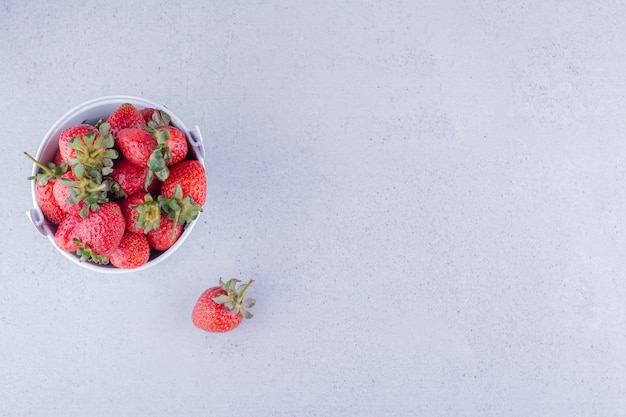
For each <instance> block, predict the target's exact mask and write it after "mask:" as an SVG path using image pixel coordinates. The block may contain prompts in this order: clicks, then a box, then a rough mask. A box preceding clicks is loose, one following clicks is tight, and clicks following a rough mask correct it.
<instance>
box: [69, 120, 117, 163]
mask: <svg viewBox="0 0 626 417" xmlns="http://www.w3.org/2000/svg"><path fill="white" fill-rule="evenodd" d="M98 131H99V132H98V133H99V134H98V135H96V132H91V133H87V134H85V135H83V138H82V140H81V139H80V138H79V137H78V136H74V137H73V138H71V139H70V141H69V142H68V146H69V147H70V148H72V149H74V150H75V153H76V157H75V158H71V159H70V160H68V163H69V164H70V165H77V164H81V165H83V166H85V167H87V168H88V169H91V170H98V171H100V172H101V173H102V175H109V174H110V173H111V172H113V160H114V159H117V158H118V156H119V154H118V152H117V151H116V150H115V149H113V147H114V146H115V139H114V138H113V135H112V134H111V133H109V124H108V123H100V124H99V125H98Z"/></svg>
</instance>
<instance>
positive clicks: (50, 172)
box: [24, 152, 67, 186]
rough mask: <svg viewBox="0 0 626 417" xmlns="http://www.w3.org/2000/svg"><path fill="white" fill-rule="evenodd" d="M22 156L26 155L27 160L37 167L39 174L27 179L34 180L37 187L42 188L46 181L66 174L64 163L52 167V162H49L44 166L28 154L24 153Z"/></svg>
mask: <svg viewBox="0 0 626 417" xmlns="http://www.w3.org/2000/svg"><path fill="white" fill-rule="evenodd" d="M24 155H26V157H27V158H28V159H30V160H31V161H32V162H33V163H34V164H35V165H37V166H38V167H39V173H37V175H31V176H30V177H28V179H29V180H35V181H36V182H37V185H40V186H44V185H46V184H47V183H48V181H50V180H54V179H56V178H59V177H60V176H61V175H63V174H65V173H66V172H67V164H66V163H61V164H59V165H54V163H53V162H50V163H49V164H48V165H44V164H43V163H41V162H39V161H38V160H36V159H35V158H33V157H32V156H31V155H30V154H29V153H28V152H24Z"/></svg>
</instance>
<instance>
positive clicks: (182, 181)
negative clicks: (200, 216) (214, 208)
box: [161, 159, 206, 206]
mask: <svg viewBox="0 0 626 417" xmlns="http://www.w3.org/2000/svg"><path fill="white" fill-rule="evenodd" d="M177 185H180V187H181V188H182V191H183V197H187V196H190V197H191V198H193V201H194V203H196V204H199V205H200V206H202V205H203V204H204V202H205V201H206V173H205V170H204V167H203V166H202V164H201V163H200V162H199V161H197V160H195V159H191V160H185V161H181V162H179V163H177V164H176V165H174V166H172V167H170V175H169V177H167V179H166V180H165V181H163V184H162V185H161V195H162V196H164V197H166V198H172V197H174V193H175V191H176V186H177Z"/></svg>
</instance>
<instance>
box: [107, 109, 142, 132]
mask: <svg viewBox="0 0 626 417" xmlns="http://www.w3.org/2000/svg"><path fill="white" fill-rule="evenodd" d="M107 123H108V124H109V126H110V131H111V134H113V135H114V136H117V134H118V132H119V131H120V130H122V129H126V128H142V127H144V126H145V124H146V122H145V120H144V119H143V116H142V115H141V112H140V111H139V110H137V108H136V107H135V106H133V105H132V104H129V103H125V104H122V105H121V106H120V107H118V108H117V109H116V110H115V111H114V112H113V114H111V115H110V116H109V118H108V119H107Z"/></svg>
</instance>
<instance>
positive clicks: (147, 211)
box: [135, 194, 161, 233]
mask: <svg viewBox="0 0 626 417" xmlns="http://www.w3.org/2000/svg"><path fill="white" fill-rule="evenodd" d="M135 210H137V211H138V212H139V216H138V217H137V221H136V222H135V228H136V229H141V228H143V231H144V233H148V232H149V231H151V230H156V229H158V228H159V226H160V225H161V207H160V204H159V202H158V201H154V199H153V198H152V196H151V195H150V194H146V195H145V197H144V203H143V204H138V205H137V206H135Z"/></svg>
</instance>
